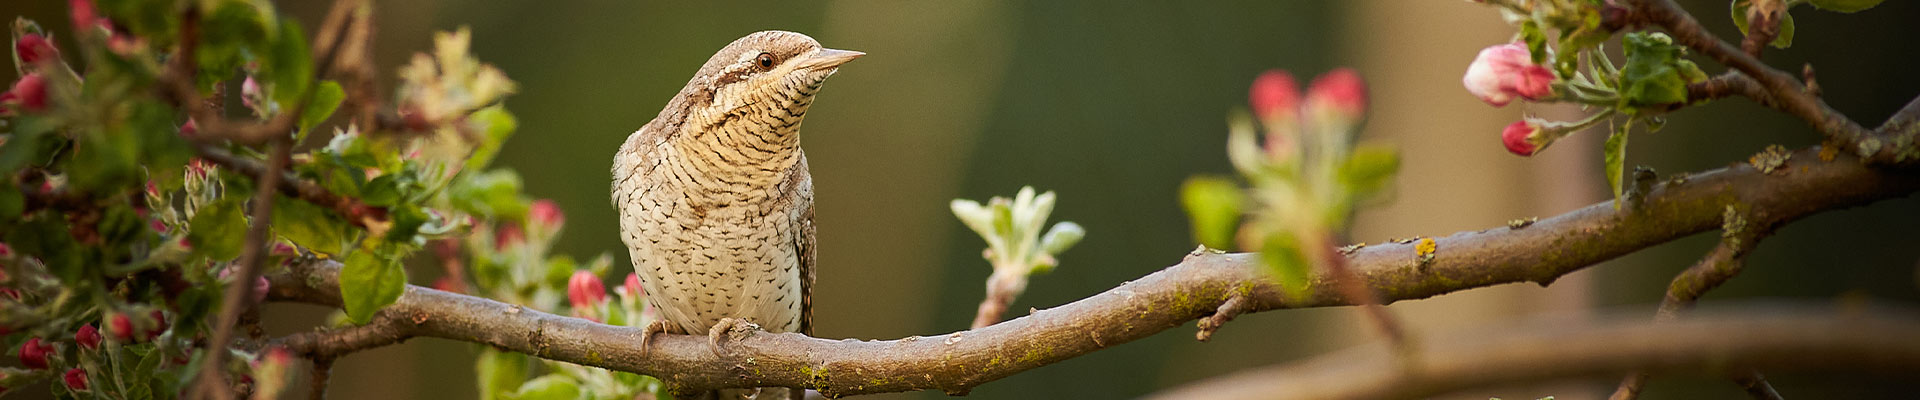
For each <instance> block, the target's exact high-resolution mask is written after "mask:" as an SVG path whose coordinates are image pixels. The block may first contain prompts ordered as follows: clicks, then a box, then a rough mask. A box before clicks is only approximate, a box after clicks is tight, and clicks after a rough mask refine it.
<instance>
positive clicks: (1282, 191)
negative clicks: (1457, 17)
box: [1181, 68, 1399, 289]
mask: <svg viewBox="0 0 1920 400" xmlns="http://www.w3.org/2000/svg"><path fill="white" fill-rule="evenodd" d="M1366 93H1367V91H1366V83H1365V82H1364V81H1363V80H1362V79H1361V78H1360V75H1359V73H1357V72H1355V71H1353V70H1352V69H1345V68H1342V69H1336V70H1333V71H1329V72H1327V73H1325V74H1322V75H1320V77H1318V78H1315V79H1314V80H1313V82H1312V83H1311V84H1309V85H1308V87H1307V90H1306V93H1305V95H1304V96H1302V95H1301V93H1300V92H1299V89H1298V85H1296V84H1295V81H1294V79H1293V76H1292V75H1291V74H1289V73H1287V72H1286V71H1281V70H1271V71H1267V72H1265V73H1262V74H1260V76H1259V77H1258V78H1255V79H1254V83H1253V86H1252V89H1251V90H1250V92H1249V94H1248V103H1249V104H1250V105H1251V106H1252V109H1253V115H1252V116H1251V118H1249V116H1248V115H1246V114H1245V113H1235V114H1233V115H1232V116H1231V117H1230V118H1229V119H1228V138H1227V155H1228V158H1229V159H1230V160H1231V161H1232V162H1233V166H1234V168H1235V169H1237V170H1238V171H1239V172H1240V175H1241V176H1242V177H1244V178H1245V179H1246V180H1247V181H1248V182H1249V183H1250V186H1251V187H1250V188H1246V189H1242V188H1241V187H1240V186H1239V185H1238V184H1236V183H1234V182H1233V181H1231V180H1228V179H1225V178H1218V177H1196V178H1193V179H1189V180H1188V181H1187V183H1186V185H1185V186H1184V187H1183V188H1182V190H1181V196H1182V198H1181V200H1182V203H1183V204H1184V205H1185V206H1186V209H1187V212H1188V214H1189V216H1190V217H1191V219H1192V222H1193V230H1194V238H1195V239H1196V240H1198V241H1199V242H1200V243H1201V244H1203V245H1207V246H1211V247H1218V248H1225V247H1231V246H1232V245H1233V244H1236V243H1237V244H1238V247H1239V248H1242V249H1249V250H1260V251H1261V252H1262V254H1263V255H1265V256H1267V257H1268V263H1267V264H1268V265H1269V266H1271V267H1273V268H1274V269H1275V270H1276V276H1278V277H1279V278H1280V279H1281V281H1282V283H1283V285H1282V287H1284V288H1289V289H1299V288H1303V287H1304V285H1305V282H1306V279H1307V271H1306V268H1307V267H1309V266H1311V265H1314V264H1315V261H1314V260H1319V259H1321V257H1324V256H1325V254H1324V253H1325V252H1329V251H1331V249H1332V243H1333V241H1334V237H1335V236H1337V235H1338V232H1340V231H1342V230H1344V229H1345V226H1346V221H1347V220H1348V219H1349V218H1350V217H1351V215H1352V213H1353V210H1354V208H1355V207H1356V206H1357V205H1358V204H1360V203H1363V202H1366V201H1368V200H1371V199H1374V198H1377V197H1378V196H1380V195H1382V194H1384V193H1385V191H1386V189H1387V188H1388V184H1389V183H1390V181H1391V180H1392V177H1393V171H1394V170H1395V169H1397V168H1398V166H1399V158H1398V156H1397V155H1395V153H1394V151H1393V150H1392V149H1390V148H1387V147H1385V146H1379V145H1357V146H1356V144H1355V143H1354V139H1353V138H1354V136H1355V135H1356V134H1357V133H1358V131H1359V127H1360V123H1361V122H1362V121H1364V119H1365V117H1366V108H1367V95H1366ZM1256 121H1257V122H1256ZM1243 217H1245V218H1247V219H1248V222H1247V223H1245V224H1241V219H1242V218H1243Z"/></svg>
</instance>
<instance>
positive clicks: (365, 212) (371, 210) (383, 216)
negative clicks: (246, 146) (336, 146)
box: [197, 145, 387, 229]
mask: <svg viewBox="0 0 1920 400" xmlns="http://www.w3.org/2000/svg"><path fill="white" fill-rule="evenodd" d="M197 150H198V151H199V153H200V158H202V159H206V160H207V161H212V162H213V163H214V164H219V165H220V166H222V167H226V168H230V169H233V170H234V171H238V172H240V173H241V174H244V175H247V176H255V177H258V176H261V172H262V171H265V170H266V166H263V165H260V163H258V162H255V161H254V160H252V159H249V158H247V157H241V156H238V155H234V154H233V153H229V152H227V151H226V150H221V149H219V148H216V147H214V146H206V145H202V146H199V147H198V148H197ZM274 186H275V187H277V188H279V189H280V193H281V194H285V195H287V197H293V198H297V199H301V200H305V201H307V202H308V203H313V204H316V205H319V206H321V207H326V208H328V209H331V210H333V212H334V213H335V214H337V215H339V216H340V217H341V218H342V219H345V220H347V222H349V223H352V224H354V225H359V226H360V227H362V228H369V229H372V228H374V227H377V226H382V225H385V224H386V223H387V210H386V209H385V208H382V207H374V206H369V205H367V204H366V203H361V202H360V200H358V199H354V198H351V197H342V196H340V195H336V194H333V192H330V191H327V189H326V188H323V187H320V184H317V183H313V182H312V181H308V180H305V179H300V177H299V176H297V175H295V174H293V173H292V172H285V171H283V172H281V177H280V178H279V180H278V181H277V182H274Z"/></svg>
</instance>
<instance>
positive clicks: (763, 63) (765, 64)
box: [754, 53, 773, 69]
mask: <svg viewBox="0 0 1920 400" xmlns="http://www.w3.org/2000/svg"><path fill="white" fill-rule="evenodd" d="M754 63H758V64H760V69H770V68H773V55H772V54H767V53H760V58H758V59H755V60H754Z"/></svg>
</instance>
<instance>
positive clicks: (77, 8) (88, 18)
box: [67, 0, 112, 30]
mask: <svg viewBox="0 0 1920 400" xmlns="http://www.w3.org/2000/svg"><path fill="white" fill-rule="evenodd" d="M67 8H69V9H71V10H70V11H69V13H68V16H69V17H72V18H73V29H74V30H82V29H91V28H92V27H94V26H99V27H108V28H110V27H111V26H112V23H111V22H109V21H108V20H107V19H106V18H102V17H100V13H99V12H98V11H95V9H94V7H93V0H67Z"/></svg>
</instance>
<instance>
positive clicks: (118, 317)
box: [107, 312, 134, 343]
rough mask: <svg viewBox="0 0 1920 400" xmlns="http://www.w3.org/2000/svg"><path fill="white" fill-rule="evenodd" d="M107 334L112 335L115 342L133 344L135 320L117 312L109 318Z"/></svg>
mask: <svg viewBox="0 0 1920 400" xmlns="http://www.w3.org/2000/svg"><path fill="white" fill-rule="evenodd" d="M107 334H108V335H112V336H113V340H118V341H121V342H128V343H131V342H133V339H134V337H133V318H129V317H127V315H126V314H121V313H117V312H116V313H113V315H110V316H107Z"/></svg>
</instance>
